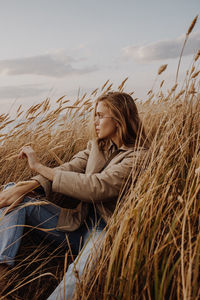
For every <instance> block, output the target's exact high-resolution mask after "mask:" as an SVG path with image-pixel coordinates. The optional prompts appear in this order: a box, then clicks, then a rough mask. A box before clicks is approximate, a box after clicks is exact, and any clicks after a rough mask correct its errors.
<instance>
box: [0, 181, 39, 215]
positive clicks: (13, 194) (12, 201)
mask: <svg viewBox="0 0 200 300" xmlns="http://www.w3.org/2000/svg"><path fill="white" fill-rule="evenodd" d="M38 185H39V183H38V182H37V181H36V180H30V181H21V182H18V183H17V184H16V185H13V186H12V187H9V188H8V189H5V190H3V191H1V192H0V208H2V207H6V206H10V208H11V209H12V208H13V207H15V206H17V205H18V204H19V203H21V201H22V200H23V198H24V196H25V195H26V194H27V193H28V192H30V191H32V190H33V189H35V188H36V187H38Z"/></svg>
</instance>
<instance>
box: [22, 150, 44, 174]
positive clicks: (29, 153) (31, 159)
mask: <svg viewBox="0 0 200 300" xmlns="http://www.w3.org/2000/svg"><path fill="white" fill-rule="evenodd" d="M19 158H22V159H23V158H27V159H28V164H29V167H30V169H31V170H33V171H37V168H38V166H39V165H40V162H39V160H38V158H37V156H36V153H35V151H34V150H33V148H32V147H31V146H25V147H23V148H22V150H21V151H20V153H19Z"/></svg>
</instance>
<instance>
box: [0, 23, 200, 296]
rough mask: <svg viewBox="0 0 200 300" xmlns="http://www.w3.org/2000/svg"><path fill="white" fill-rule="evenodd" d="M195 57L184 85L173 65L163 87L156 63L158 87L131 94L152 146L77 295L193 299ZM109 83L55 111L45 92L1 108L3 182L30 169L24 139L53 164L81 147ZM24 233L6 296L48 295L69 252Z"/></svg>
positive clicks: (198, 240) (199, 196) (198, 234)
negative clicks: (169, 83) (7, 110)
mask: <svg viewBox="0 0 200 300" xmlns="http://www.w3.org/2000/svg"><path fill="white" fill-rule="evenodd" d="M194 25H195V24H194ZM194 25H193V27H194ZM193 27H192V29H193ZM192 29H191V28H189V30H188V32H187V34H186V41H187V38H188V37H189V34H190V32H191V30H192ZM180 61H181V57H180ZM199 61H200V51H198V53H196V54H195V55H194V59H193V61H192V63H191V66H190V68H189V70H187V72H186V76H185V80H184V83H183V84H181V86H180V84H178V71H179V70H178V69H179V67H178V69H177V76H176V77H177V79H176V82H175V85H174V86H173V87H172V88H171V90H168V92H165V93H164V92H163V91H162V89H163V86H164V84H165V83H164V82H163V80H162V74H163V72H164V71H165V69H166V67H167V66H166V65H163V66H161V68H159V70H158V74H157V79H156V84H157V85H159V91H158V92H156V93H154V89H153V90H151V91H149V93H148V96H147V100H146V101H140V100H139V99H137V100H136V103H137V105H138V109H139V111H140V115H141V118H142V120H143V122H144V124H145V129H146V133H147V135H148V137H149V139H150V141H151V146H150V149H149V153H148V155H147V156H146V158H145V159H144V161H143V162H142V163H141V165H140V167H138V166H137V167H135V166H133V172H132V174H131V175H132V183H131V185H130V186H127V187H126V188H125V189H124V192H123V195H122V196H121V197H120V198H119V201H118V204H117V208H116V211H115V213H114V215H113V218H112V219H111V220H110V223H109V226H108V230H107V233H106V239H105V243H104V246H103V250H102V253H101V256H100V258H99V261H98V263H97V265H96V267H95V269H94V270H90V272H88V271H87V272H85V274H84V280H83V283H82V282H80V284H79V286H78V291H77V295H76V296H75V299H84V300H85V299H91V300H92V299H93V300H94V299H109V300H111V299H113V300H115V299H116V300H118V299H126V300H128V299H137V300H138V299H155V300H159V299H180V300H182V299H185V300H186V299H199V298H200V286H199V282H200V230H199V229H200V81H199V72H200V71H199ZM125 82H126V79H125V80H124V82H122V84H121V85H120V86H119V87H118V90H119V91H123V88H124V85H125ZM109 90H112V84H110V82H108V81H107V82H106V83H105V85H104V86H103V87H102V88H99V89H96V90H95V91H94V92H93V93H92V94H91V95H84V96H83V97H81V98H79V99H77V100H76V101H75V102H74V103H73V105H71V104H69V103H71V102H69V100H68V99H67V98H66V97H62V98H60V99H58V100H57V107H56V108H54V109H52V108H51V105H50V100H49V99H46V100H45V101H43V102H41V103H39V104H37V105H35V106H32V107H30V108H29V109H28V111H23V107H19V108H18V110H17V112H16V117H14V118H13V119H11V117H10V116H9V115H5V114H4V115H1V116H0V180H1V182H0V184H1V185H4V184H5V183H7V182H10V181H15V182H16V181H20V180H25V179H29V178H30V177H31V176H32V175H33V174H32V173H31V171H29V169H28V168H27V165H26V162H25V161H21V160H18V159H17V155H18V153H19V151H20V148H21V147H22V146H24V145H26V144H31V145H32V146H33V148H34V149H35V151H36V152H37V154H38V156H39V157H40V159H41V161H42V162H43V163H44V164H45V165H48V166H51V167H54V166H57V165H60V164H62V163H63V162H66V161H68V160H69V159H70V158H71V157H72V156H73V154H74V153H75V152H77V151H79V150H81V149H83V148H84V147H85V146H86V143H87V141H88V139H90V138H91V135H92V133H91V132H90V131H89V130H88V128H89V127H90V115H91V112H92V110H93V103H94V100H95V99H96V97H97V96H98V95H99V94H101V93H103V92H106V91H109ZM133 98H134V94H133ZM15 120H17V124H16V121H15ZM136 177H137V181H136V180H135V179H136ZM25 235H26V236H25V238H24V242H23V244H22V247H21V249H20V253H19V256H18V260H17V265H16V267H15V268H14V270H13V271H12V272H11V274H10V281H9V282H8V287H7V293H8V295H10V296H11V295H12V293H14V292H15V296H13V299H17V297H18V298H19V299H45V298H46V297H47V295H48V294H50V293H51V291H52V290H53V289H54V288H55V286H56V285H57V284H58V282H59V279H61V277H62V269H64V268H66V264H67V263H68V260H70V259H71V258H70V253H67V254H63V253H62V250H61V249H57V250H56V251H55V250H52V249H51V250H50V248H49V245H47V244H45V242H44V243H40V244H39V245H37V247H36V246H35V245H34V243H33V241H32V240H31V239H30V237H28V235H27V233H25ZM22 258H23V259H22ZM16 295H18V296H16ZM0 299H3V298H0Z"/></svg>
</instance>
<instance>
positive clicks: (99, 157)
mask: <svg viewBox="0 0 200 300" xmlns="http://www.w3.org/2000/svg"><path fill="white" fill-rule="evenodd" d="M105 163H106V159H105V157H104V154H103V152H102V151H100V150H99V147H98V144H97V142H96V141H95V140H94V141H93V143H92V147H91V152H90V155H89V159H88V163H87V168H86V173H87V174H88V173H89V174H94V173H98V172H99V171H100V170H102V168H103V167H104V165H105Z"/></svg>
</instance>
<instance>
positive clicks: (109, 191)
mask: <svg viewBox="0 0 200 300" xmlns="http://www.w3.org/2000/svg"><path fill="white" fill-rule="evenodd" d="M119 150H120V152H119V153H118V154H117V155H116V156H115V157H114V158H113V159H112V160H111V161H110V163H109V164H108V165H107V166H106V167H105V168H104V165H105V164H106V161H107V157H106V153H105V152H102V151H100V150H99V147H98V144H97V141H96V140H92V141H90V142H89V143H88V145H87V149H86V150H83V151H80V152H79V153H77V154H76V155H75V156H74V157H73V158H72V160H71V161H70V162H67V163H65V164H63V165H61V166H59V167H57V168H56V172H55V176H54V180H53V182H51V181H49V180H47V179H46V178H45V177H43V176H41V175H38V176H35V177H33V178H32V179H35V180H37V181H38V182H39V183H40V185H41V186H42V187H43V188H44V191H45V194H46V197H47V199H49V200H50V201H51V199H52V196H53V194H54V193H59V194H62V195H65V196H67V197H68V199H69V198H71V199H78V200H80V203H79V204H78V205H77V207H76V208H75V209H67V208H61V213H60V216H59V219H58V224H57V229H58V230H62V231H74V230H76V229H78V228H79V226H80V225H81V224H82V223H83V221H84V219H85V218H86V216H87V213H88V203H93V204H94V205H95V207H96V210H97V212H98V213H99V215H100V216H102V217H103V219H104V220H105V221H106V222H107V221H108V219H109V218H110V217H111V215H112V213H113V211H114V209H115V205H116V201H117V198H118V195H119V192H120V189H121V187H122V185H123V183H124V182H125V181H126V179H127V177H128V175H129V174H130V171H131V168H132V166H133V164H135V163H137V161H140V157H141V154H142V153H144V150H137V151H134V150H133V149H132V148H127V147H122V148H120V149H119ZM103 168H104V169H103ZM102 169H103V170H102ZM66 201H67V199H66Z"/></svg>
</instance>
